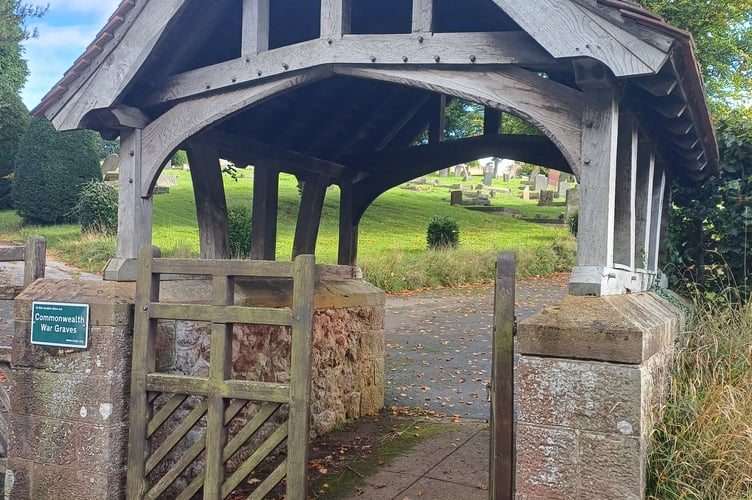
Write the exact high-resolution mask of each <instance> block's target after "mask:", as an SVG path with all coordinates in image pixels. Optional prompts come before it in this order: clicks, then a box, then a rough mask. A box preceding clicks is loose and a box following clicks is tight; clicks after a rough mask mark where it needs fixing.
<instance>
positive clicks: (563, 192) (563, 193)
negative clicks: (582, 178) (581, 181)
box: [557, 181, 569, 198]
mask: <svg viewBox="0 0 752 500" xmlns="http://www.w3.org/2000/svg"><path fill="white" fill-rule="evenodd" d="M567 191H569V183H568V182H567V181H561V182H560V183H559V192H558V196H557V198H566V197H567Z"/></svg>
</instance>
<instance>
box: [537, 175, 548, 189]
mask: <svg viewBox="0 0 752 500" xmlns="http://www.w3.org/2000/svg"><path fill="white" fill-rule="evenodd" d="M547 187H548V177H546V176H545V175H543V174H538V175H536V176H535V190H536V191H545V190H546V188H547Z"/></svg>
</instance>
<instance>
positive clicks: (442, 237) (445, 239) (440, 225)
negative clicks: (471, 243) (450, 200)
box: [426, 216, 460, 250]
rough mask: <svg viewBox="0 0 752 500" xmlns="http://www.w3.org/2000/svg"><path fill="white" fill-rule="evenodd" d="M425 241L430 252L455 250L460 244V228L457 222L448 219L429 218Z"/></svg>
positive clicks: (441, 217) (439, 217) (440, 217)
mask: <svg viewBox="0 0 752 500" xmlns="http://www.w3.org/2000/svg"><path fill="white" fill-rule="evenodd" d="M426 241H427V242H428V248H430V249H432V250H441V249H445V248H457V246H458V245H459V243H460V227H459V225H458V224H457V221H455V220H454V219H452V218H450V217H443V216H435V217H431V220H430V221H428V231H427V233H426Z"/></svg>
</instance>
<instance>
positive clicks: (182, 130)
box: [121, 68, 331, 220]
mask: <svg viewBox="0 0 752 500" xmlns="http://www.w3.org/2000/svg"><path fill="white" fill-rule="evenodd" d="M330 75H331V71H330V70H329V69H327V68H320V69H317V70H314V71H310V72H306V73H297V74H294V75H290V76H288V77H284V78H281V79H278V80H274V81H265V82H262V83H260V84H259V85H256V86H253V87H251V88H249V89H236V90H233V91H231V92H226V93H224V94H218V95H212V96H207V97H202V98H199V99H196V100H193V101H185V102H181V103H179V104H176V105H175V106H174V107H172V108H170V110H169V111H167V112H166V113H164V114H163V115H161V116H160V117H159V118H157V119H156V120H154V121H153V122H152V123H150V124H149V125H148V126H147V127H146V128H145V129H144V131H143V148H142V168H141V172H142V174H141V179H140V183H138V188H140V194H141V196H143V197H148V196H149V195H150V193H151V190H152V188H153V186H154V185H155V184H156V181H157V177H158V176H159V172H160V171H161V169H162V166H163V165H164V162H165V161H167V159H168V158H169V155H170V153H171V152H172V151H174V150H175V149H177V148H178V147H179V146H180V144H181V143H183V142H184V141H185V140H186V139H188V138H190V137H191V136H193V135H195V134H196V133H198V132H199V131H201V130H203V129H204V128H206V127H208V126H210V125H212V124H214V123H216V122H217V121H219V120H221V119H223V118H226V117H228V116H230V115H232V114H234V113H236V112H238V111H241V110H242V109H244V108H246V107H248V106H251V105H252V104H255V103H257V102H259V101H262V100H264V99H266V98H268V97H271V96H273V95H275V94H278V93H280V92H283V91H285V90H290V89H292V88H295V87H298V86H302V85H306V84H308V83H312V82H314V81H317V80H320V79H322V78H326V77H327V76H330ZM121 169H122V166H121ZM121 172H122V170H121ZM122 182H123V180H122V174H121V183H122ZM149 220H151V216H150V217H149Z"/></svg>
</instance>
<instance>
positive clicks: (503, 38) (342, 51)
mask: <svg viewBox="0 0 752 500" xmlns="http://www.w3.org/2000/svg"><path fill="white" fill-rule="evenodd" d="M421 36H422V37H423V41H422V42H420V41H419V39H418V36H417V35H414V34H393V35H344V36H343V37H342V38H341V39H339V38H337V39H332V43H329V41H328V39H317V40H311V41H307V42H302V43H298V44H295V45H291V46H285V47H279V48H276V49H273V50H269V51H266V52H261V53H259V54H258V55H257V56H256V57H255V58H253V57H252V58H251V59H250V60H248V61H247V60H246V59H235V60H232V61H228V62H224V63H219V64H215V65H212V66H207V67H204V68H199V69H196V70H192V71H187V72H185V73H181V74H178V75H175V76H173V77H171V78H170V79H168V80H167V82H166V83H165V85H164V86H163V87H161V88H160V89H159V90H158V91H157V92H156V93H154V94H152V95H149V96H146V97H145V104H148V105H154V104H161V103H165V102H170V101H174V100H178V99H185V98H188V97H194V96H198V95H201V94H205V93H207V92H210V91H211V92H214V91H216V90H218V89H223V88H231V87H235V86H240V85H247V84H248V82H252V81H265V80H266V79H268V78H271V77H274V76H278V75H281V74H284V73H288V72H291V71H294V70H300V69H307V68H311V67H315V66H321V65H327V64H340V65H345V64H364V63H366V64H372V63H378V64H379V65H383V64H387V65H397V66H404V65H406V64H409V65H421V66H425V65H430V66H433V65H436V64H437V62H436V56H438V57H439V60H440V62H441V64H442V65H458V64H459V65H468V64H477V65H528V66H529V65H533V66H545V65H552V64H554V63H555V60H554V59H553V58H552V57H551V56H550V55H548V54H547V53H546V52H545V51H544V50H542V49H541V48H540V46H539V45H537V44H536V43H535V42H534V41H533V40H532V38H531V37H530V36H529V35H527V34H525V33H524V32H521V31H520V32H514V31H511V32H481V33H434V34H433V35H431V36H426V35H421ZM470 56H473V58H474V61H473V60H471V57H470Z"/></svg>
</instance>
